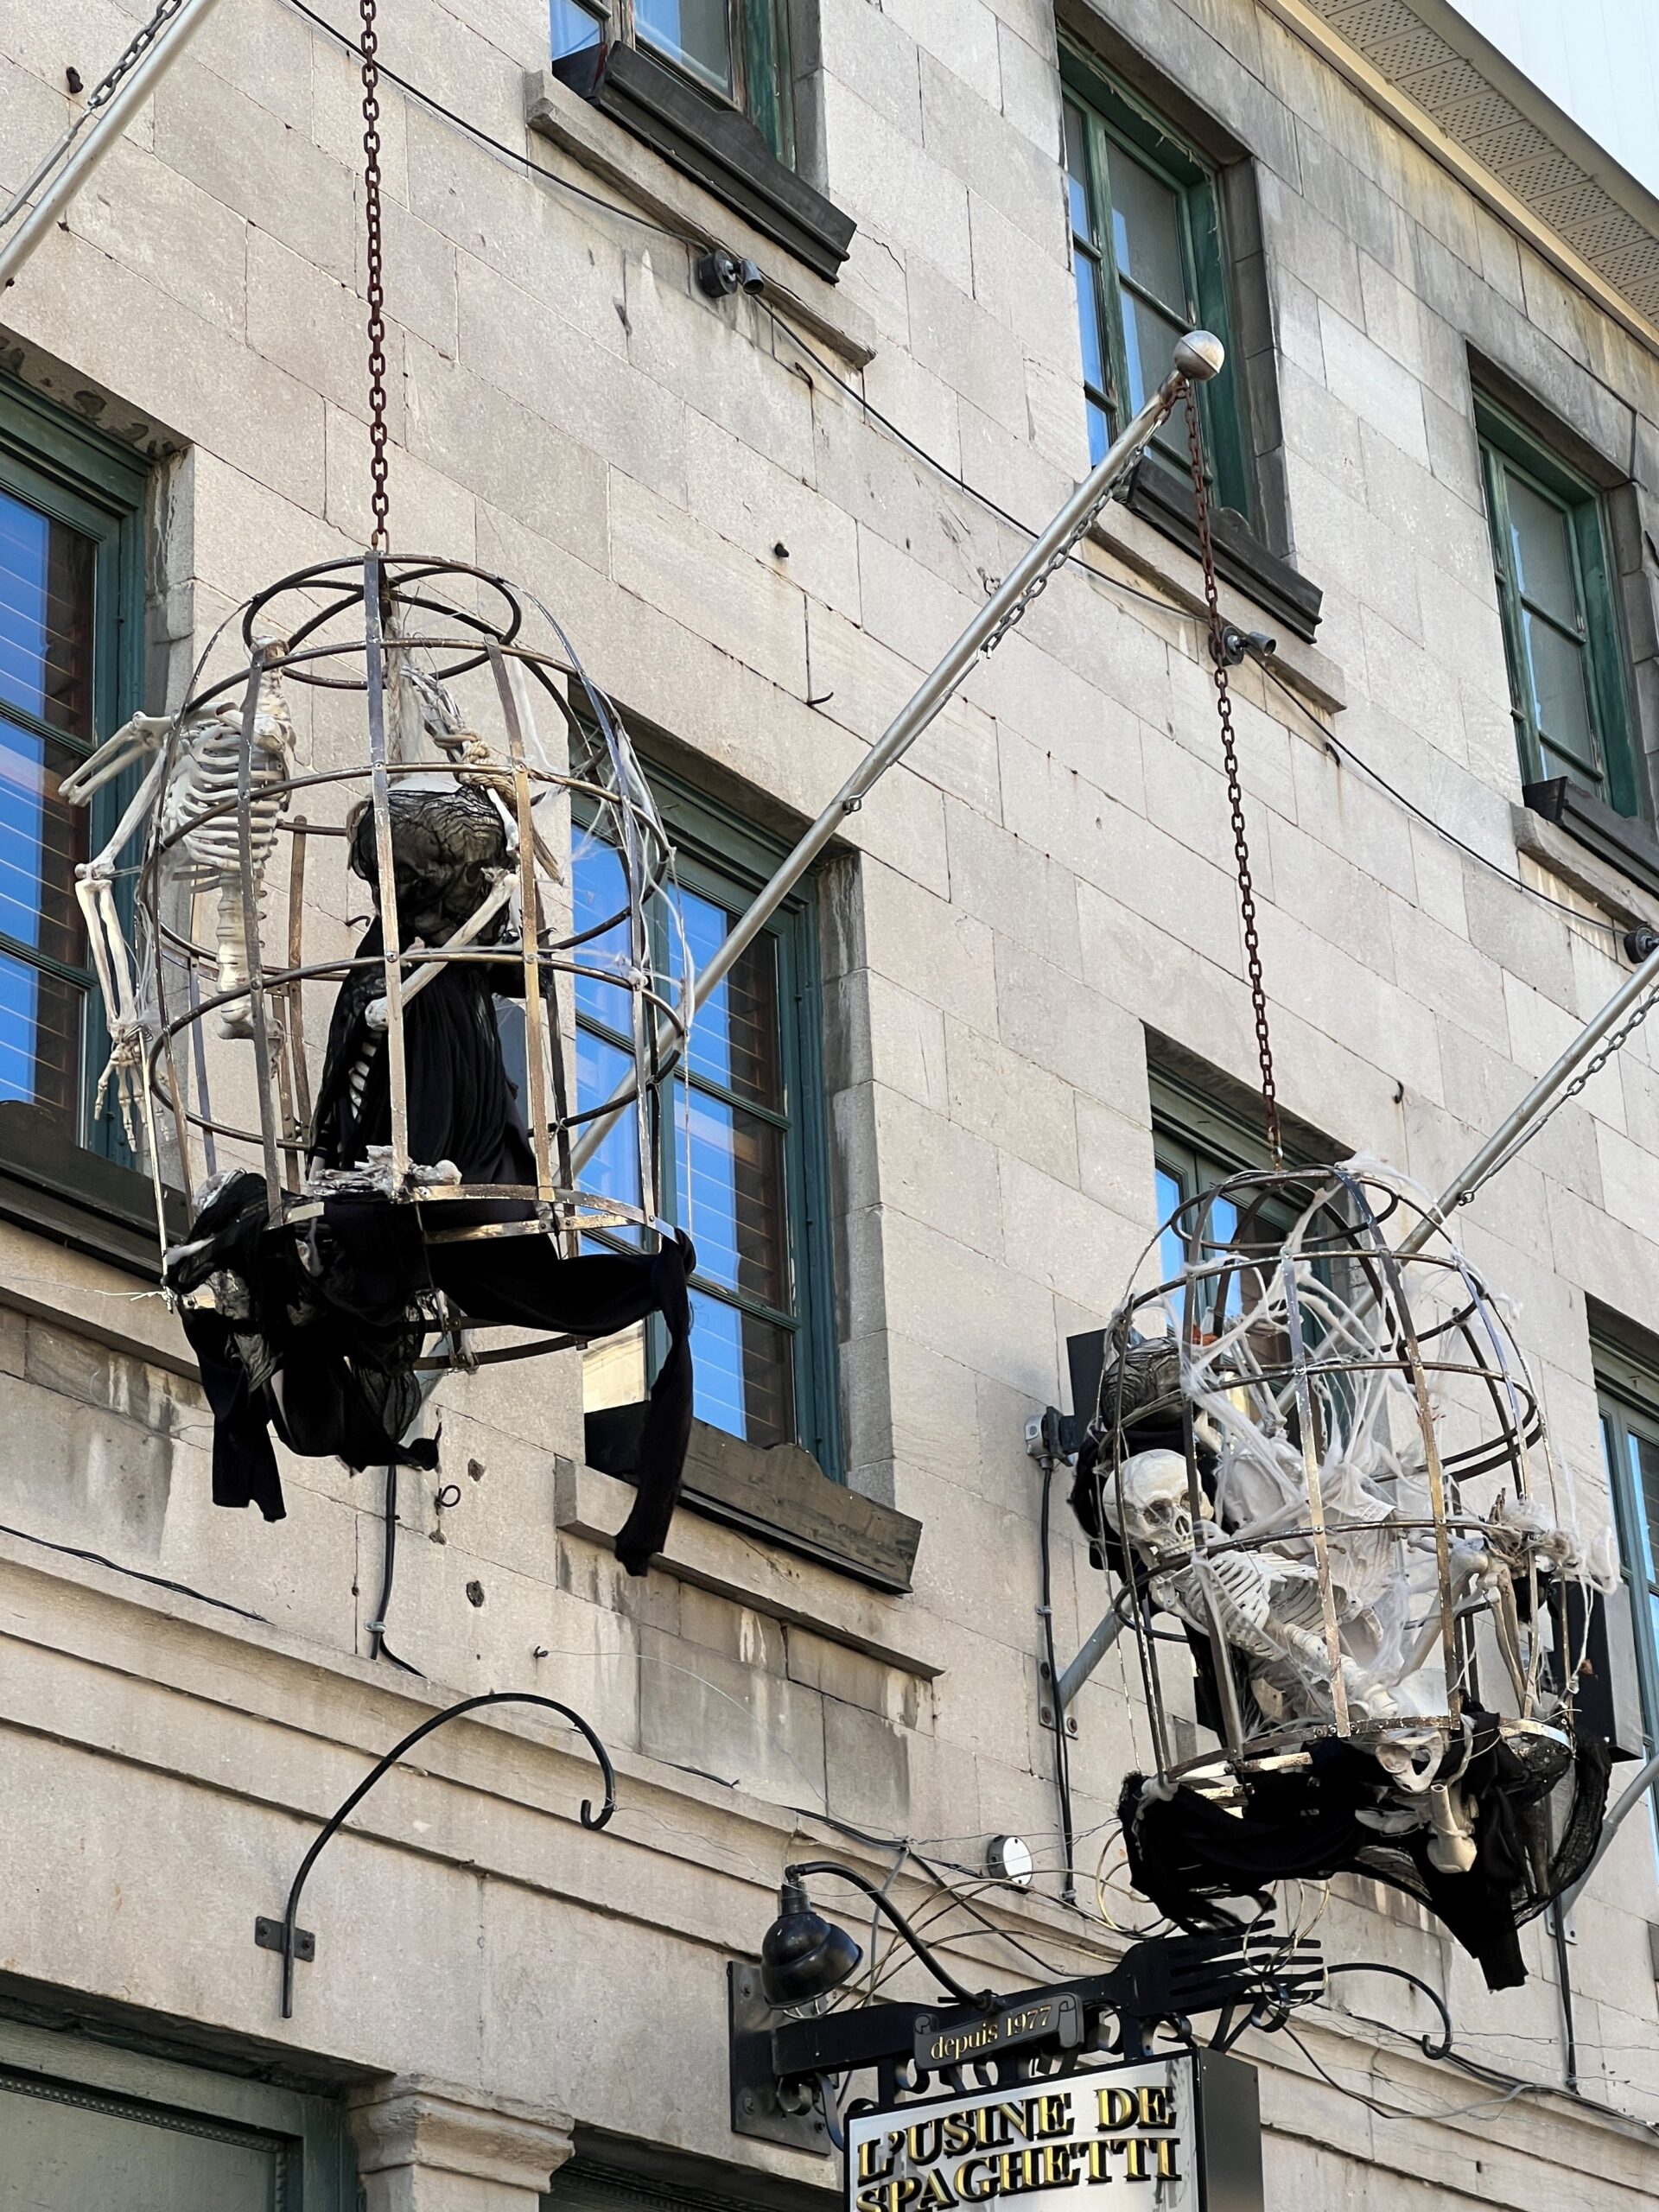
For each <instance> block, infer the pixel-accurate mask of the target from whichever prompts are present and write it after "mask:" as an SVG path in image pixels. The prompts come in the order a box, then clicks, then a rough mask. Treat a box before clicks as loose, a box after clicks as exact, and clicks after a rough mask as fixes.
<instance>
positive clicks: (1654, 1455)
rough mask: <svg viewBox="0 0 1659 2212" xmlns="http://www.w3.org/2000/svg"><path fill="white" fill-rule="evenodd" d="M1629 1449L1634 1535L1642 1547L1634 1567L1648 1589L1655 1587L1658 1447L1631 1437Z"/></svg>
mask: <svg viewBox="0 0 1659 2212" xmlns="http://www.w3.org/2000/svg"><path fill="white" fill-rule="evenodd" d="M1630 1477H1631V1480H1632V1483H1633V1484H1634V1486H1635V1491H1636V1502H1637V1510H1639V1512H1640V1514H1641V1516H1642V1517H1641V1522H1640V1526H1639V1528H1638V1529H1637V1538H1638V1541H1640V1543H1641V1546H1642V1557H1641V1560H1639V1561H1638V1563H1637V1564H1638V1568H1639V1571H1640V1573H1642V1574H1643V1575H1644V1576H1645V1577H1646V1579H1647V1580H1648V1582H1649V1585H1650V1586H1651V1585H1653V1584H1655V1583H1659V1564H1656V1563H1659V1445H1655V1444H1650V1443H1649V1441H1648V1440H1647V1438H1646V1437H1645V1436H1636V1435H1632V1436H1631V1438H1630Z"/></svg>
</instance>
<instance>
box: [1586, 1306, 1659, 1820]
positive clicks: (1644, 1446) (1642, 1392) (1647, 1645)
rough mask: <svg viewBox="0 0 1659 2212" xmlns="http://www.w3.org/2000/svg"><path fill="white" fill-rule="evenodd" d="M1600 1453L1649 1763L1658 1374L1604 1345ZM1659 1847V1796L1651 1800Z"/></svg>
mask: <svg viewBox="0 0 1659 2212" xmlns="http://www.w3.org/2000/svg"><path fill="white" fill-rule="evenodd" d="M1595 1352H1596V1386H1597V1391H1598V1394H1599V1403H1600V1409H1601V1447H1602V1452H1603V1454H1604V1456H1605V1461H1606V1467H1607V1483H1608V1487H1609V1489H1610V1490H1611V1492H1612V1498H1613V1516H1614V1522H1615V1525H1616V1527H1617V1529H1618V1555H1619V1563H1620V1566H1621V1567H1622V1569H1623V1571H1624V1586H1625V1590H1626V1592H1628V1595H1629V1602H1630V1626H1631V1629H1632V1630H1633V1634H1634V1641H1635V1644H1636V1672H1637V1682H1638V1684H1639V1685H1640V1688H1641V1694H1642V1729H1643V1735H1644V1737H1645V1738H1646V1744H1647V1751H1648V1753H1649V1756H1650V1755H1651V1754H1652V1753H1653V1752H1654V1751H1659V1370H1656V1369H1654V1368H1650V1367H1649V1366H1647V1365H1645V1364H1644V1363H1642V1362H1640V1361H1638V1360H1637V1359H1636V1358H1634V1357H1631V1355H1630V1353H1628V1352H1627V1351H1624V1350H1623V1349H1619V1350H1617V1351H1615V1350H1614V1349H1612V1348H1611V1347H1610V1346H1606V1345H1602V1344H1598V1345H1597V1346H1596V1348H1595ZM1649 1805H1650V1807H1651V1808H1652V1810H1653V1812H1654V1815H1655V1819H1656V1829H1655V1836H1656V1843H1659V1795H1656V1796H1655V1797H1652V1798H1650V1799H1649Z"/></svg>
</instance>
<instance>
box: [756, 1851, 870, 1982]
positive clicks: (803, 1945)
mask: <svg viewBox="0 0 1659 2212" xmlns="http://www.w3.org/2000/svg"><path fill="white" fill-rule="evenodd" d="M863 1955H864V1954H863V1952H862V1950H861V1948H860V1947H859V1946H858V1945H857V1944H856V1943H855V1942H854V1941H853V1939H852V1937H851V1936H849V1934H848V1933H847V1931H846V1929H844V1928H837V1927H836V1926H835V1925H834V1924H833V1923H831V1922H829V1921H828V1920H826V1919H825V1918H824V1917H823V1914H822V1913H820V1912H815V1911H814V1910H813V1909H812V1904H811V1901H810V1898H809V1897H808V1896H807V1894H806V1891H805V1889H804V1887H803V1885H801V1884H800V1883H799V1882H785V1884H784V1885H783V1887H782V1888H781V1889H780V1890H779V1892H778V1917H777V1919H776V1920H774V1921H773V1922H772V1925H771V1927H770V1928H769V1929H767V1930H766V1940H765V1942H763V1943H762V1944H761V1946H760V1986H761V1989H762V1990H763V1991H764V1993H765V1994H766V2002H767V2003H768V2004H769V2005H800V2004H804V2003H805V2002H806V2000H807V1999H809V1998H813V1997H822V1996H823V1994H824V1993H825V1992H826V1991H827V1990H831V1989H838V1988H839V1987H840V1986H841V1985H842V1982H843V1981H845V1980H846V1979H847V1977H848V1975H849V1974H851V1973H852V1972H853V1970H854V1969H855V1967H856V1966H857V1965H858V1962H859V1961H860V1960H861V1958H862V1957H863Z"/></svg>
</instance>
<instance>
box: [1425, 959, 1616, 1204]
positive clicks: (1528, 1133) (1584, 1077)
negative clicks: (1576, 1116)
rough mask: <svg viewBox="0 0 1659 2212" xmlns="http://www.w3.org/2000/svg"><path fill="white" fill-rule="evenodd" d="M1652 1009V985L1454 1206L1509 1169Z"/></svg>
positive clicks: (1591, 1079)
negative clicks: (1580, 1067) (1543, 1111)
mask: <svg viewBox="0 0 1659 2212" xmlns="http://www.w3.org/2000/svg"><path fill="white" fill-rule="evenodd" d="M1656 1006H1659V983H1656V984H1655V986H1654V988H1652V990H1650V991H1649V993H1648V995H1647V996H1646V998H1644V999H1643V1000H1641V1001H1639V1002H1638V1004H1637V1008H1636V1011H1635V1013H1634V1014H1631V1015H1630V1018H1629V1020H1627V1021H1626V1022H1625V1023H1624V1027H1622V1028H1619V1029H1616V1030H1614V1032H1613V1033H1612V1035H1611V1037H1610V1038H1609V1039H1607V1042H1606V1043H1605V1045H1604V1046H1602V1048H1601V1050H1600V1051H1599V1052H1598V1053H1597V1054H1596V1056H1595V1058H1593V1059H1592V1060H1587V1061H1586V1063H1585V1065H1584V1067H1583V1068H1582V1070H1581V1071H1580V1073H1579V1074H1577V1075H1575V1076H1574V1077H1573V1080H1572V1082H1571V1083H1569V1084H1567V1089H1566V1090H1564V1091H1562V1093H1561V1095H1560V1097H1559V1098H1557V1099H1554V1100H1553V1101H1552V1102H1551V1103H1550V1106H1549V1108H1548V1111H1547V1112H1545V1113H1542V1114H1541V1115H1540V1116H1538V1119H1537V1120H1536V1121H1535V1122H1534V1123H1533V1124H1532V1126H1531V1128H1529V1129H1526V1130H1523V1131H1522V1134H1521V1135H1519V1136H1518V1137H1517V1138H1516V1141H1515V1142H1514V1143H1513V1144H1512V1145H1511V1146H1510V1148H1509V1150H1508V1151H1507V1152H1506V1153H1504V1154H1503V1156H1502V1157H1501V1158H1500V1159H1497V1160H1494V1161H1493V1162H1492V1164H1491V1166H1490V1167H1489V1168H1488V1169H1487V1170H1486V1173H1484V1175H1483V1176H1482V1177H1481V1179H1480V1181H1479V1182H1478V1183H1476V1184H1474V1185H1471V1188H1470V1189H1468V1190H1466V1191H1464V1192H1461V1193H1460V1194H1459V1198H1458V1204H1459V1205H1460V1206H1466V1205H1468V1203H1469V1201H1470V1199H1471V1198H1473V1197H1474V1195H1475V1192H1477V1191H1478V1190H1479V1189H1480V1188H1481V1187H1482V1185H1484V1184H1487V1183H1490V1182H1491V1179H1492V1178H1493V1176H1494V1175H1496V1174H1497V1173H1500V1172H1501V1171H1502V1170H1503V1168H1505V1167H1507V1166H1509V1164H1510V1161H1511V1160H1513V1159H1514V1158H1515V1156H1516V1154H1517V1153H1518V1152H1520V1151H1521V1149H1522V1147H1523V1146H1526V1145H1529V1144H1530V1143H1531V1142H1532V1141H1533V1139H1534V1137H1535V1136H1536V1135H1537V1134H1538V1132H1539V1130H1540V1129H1542V1128H1548V1126H1549V1124H1550V1122H1553V1121H1554V1118H1555V1116H1557V1115H1558V1114H1559V1113H1560V1110H1561V1109H1562V1107H1563V1106H1567V1105H1570V1104H1571V1103H1572V1102H1573V1099H1575V1098H1577V1097H1578V1096H1580V1093H1581V1092H1582V1091H1584V1090H1586V1089H1587V1088H1588V1086H1589V1085H1590V1084H1592V1083H1593V1082H1594V1080H1595V1078H1596V1077H1597V1076H1599V1074H1600V1073H1601V1071H1602V1070H1603V1068H1605V1066H1606V1065H1607V1063H1608V1061H1609V1060H1611V1058H1612V1057H1613V1055H1614V1053H1615V1052H1620V1051H1622V1050H1623V1048H1624V1046H1626V1045H1627V1044H1628V1043H1629V1042H1630V1039H1631V1038H1632V1037H1633V1036H1634V1035H1635V1034H1636V1033H1637V1030H1638V1029H1639V1028H1640V1027H1642V1024H1643V1022H1644V1021H1645V1020H1647V1018H1648V1016H1649V1014H1651V1013H1652V1012H1653V1010H1654V1008H1655V1007H1656Z"/></svg>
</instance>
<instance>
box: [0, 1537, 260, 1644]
mask: <svg viewBox="0 0 1659 2212" xmlns="http://www.w3.org/2000/svg"><path fill="white" fill-rule="evenodd" d="M0 1536H16V1539H17V1541H19V1543H23V1544H39V1545H40V1546H41V1548H42V1550H45V1551H48V1552H61V1553H62V1554H63V1556H64V1557H65V1558H66V1559H84V1560H86V1561H88V1563H89V1564H90V1565H92V1566H93V1567H108V1568H109V1570H110V1572H111V1574H125V1575H130V1577H131V1579H132V1580H133V1581H135V1582H148V1583H150V1584H152V1585H153V1586H155V1587H156V1589H157V1590H174V1591H176V1592H178V1594H179V1596H180V1597H181V1598H194V1599H195V1600H196V1602H197V1603H198V1604H199V1605H217V1606H218V1607H219V1611H220V1612H223V1613H236V1614H238V1615H239V1616H240V1618H242V1619H243V1620H245V1621H257V1622H258V1623H259V1625H260V1626H261V1627H262V1628H269V1627H270V1621H269V1620H268V1619H267V1618H265V1616H264V1613H251V1612H250V1611H248V1609H247V1607H246V1606H245V1605H232V1603H231V1601H230V1599H228V1598H210V1597H209V1596H208V1595H207V1592H206V1591H205V1590H193V1589H192V1588H191V1587H190V1585H189V1584H188V1582H172V1581H169V1580H168V1577H167V1576H166V1575H164V1574H146V1573H144V1571H143V1567H123V1565H122V1564H121V1562H120V1560H118V1559H105V1556H104V1554H103V1553H102V1552H88V1551H83V1550H82V1549H81V1548H80V1547H79V1545H78V1544H55V1543H54V1542H53V1541H52V1539H51V1537H50V1536H36V1535H33V1534H32V1533H31V1532H30V1531H29V1529H12V1528H9V1527H8V1526H7V1525H6V1523H5V1522H3V1521H0Z"/></svg>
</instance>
